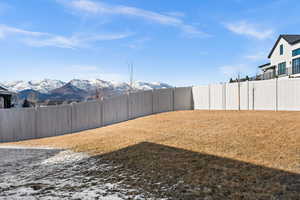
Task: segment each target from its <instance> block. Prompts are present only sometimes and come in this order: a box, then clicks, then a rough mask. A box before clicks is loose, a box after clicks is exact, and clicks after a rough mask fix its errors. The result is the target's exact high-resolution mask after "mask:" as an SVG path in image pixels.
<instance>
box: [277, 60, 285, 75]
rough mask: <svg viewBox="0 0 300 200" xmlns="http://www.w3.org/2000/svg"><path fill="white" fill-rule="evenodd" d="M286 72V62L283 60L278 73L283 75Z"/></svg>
mask: <svg viewBox="0 0 300 200" xmlns="http://www.w3.org/2000/svg"><path fill="white" fill-rule="evenodd" d="M285 73H286V63H285V62H283V63H280V64H279V65H278V75H282V74H285Z"/></svg>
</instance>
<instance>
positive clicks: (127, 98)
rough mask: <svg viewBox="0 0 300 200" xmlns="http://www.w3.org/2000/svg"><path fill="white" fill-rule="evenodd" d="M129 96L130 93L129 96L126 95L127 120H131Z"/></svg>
mask: <svg viewBox="0 0 300 200" xmlns="http://www.w3.org/2000/svg"><path fill="white" fill-rule="evenodd" d="M129 95H130V92H128V93H127V94H126V101H127V120H129V119H130V112H129V107H130V106H129Z"/></svg>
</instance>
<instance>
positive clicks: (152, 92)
mask: <svg viewBox="0 0 300 200" xmlns="http://www.w3.org/2000/svg"><path fill="white" fill-rule="evenodd" d="M154 90H155V89H152V90H151V91H152V114H154Z"/></svg>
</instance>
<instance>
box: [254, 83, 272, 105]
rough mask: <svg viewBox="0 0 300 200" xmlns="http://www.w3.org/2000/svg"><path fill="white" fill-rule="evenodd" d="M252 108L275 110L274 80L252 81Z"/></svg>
mask: <svg viewBox="0 0 300 200" xmlns="http://www.w3.org/2000/svg"><path fill="white" fill-rule="evenodd" d="M253 84H254V109H255V110H276V80H265V81H254V82H253Z"/></svg>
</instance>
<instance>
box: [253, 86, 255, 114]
mask: <svg viewBox="0 0 300 200" xmlns="http://www.w3.org/2000/svg"><path fill="white" fill-rule="evenodd" d="M252 110H255V88H254V84H252Z"/></svg>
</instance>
